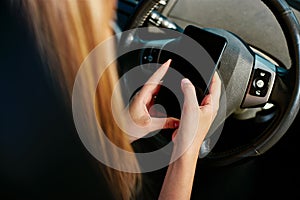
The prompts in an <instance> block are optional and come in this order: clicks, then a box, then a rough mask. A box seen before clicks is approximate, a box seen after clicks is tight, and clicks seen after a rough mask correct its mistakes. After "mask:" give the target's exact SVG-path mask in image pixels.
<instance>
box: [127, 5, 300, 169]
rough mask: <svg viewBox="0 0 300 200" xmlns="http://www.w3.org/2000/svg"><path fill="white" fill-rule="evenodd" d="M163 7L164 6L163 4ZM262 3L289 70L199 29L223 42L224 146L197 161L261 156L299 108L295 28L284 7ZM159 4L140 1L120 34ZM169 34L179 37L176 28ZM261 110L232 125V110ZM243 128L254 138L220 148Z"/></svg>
mask: <svg viewBox="0 0 300 200" xmlns="http://www.w3.org/2000/svg"><path fill="white" fill-rule="evenodd" d="M121 2H122V3H126V2H127V1H126V0H123V1H121ZM163 2H165V3H167V1H163ZM262 2H263V3H265V5H266V6H267V7H268V8H269V9H270V10H271V11H272V13H273V15H274V16H275V17H276V19H277V22H278V23H279V24H280V27H281V29H282V31H283V33H284V36H285V39H286V43H287V46H288V51H289V56H290V60H291V66H282V64H278V63H276V62H274V60H276V58H275V59H273V60H272V59H269V58H268V57H266V56H265V54H262V52H260V51H259V50H257V49H255V48H254V47H251V46H250V45H248V44H247V43H246V42H244V41H242V40H241V39H240V38H239V37H237V36H236V35H235V34H233V33H231V32H228V31H225V30H222V29H214V28H209V29H205V30H206V31H208V32H212V33H214V34H217V35H220V36H222V37H224V38H226V40H227V41H228V45H227V47H226V49H225V51H224V54H223V56H222V58H221V62H220V66H219V74H220V76H221V78H222V80H223V83H224V85H225V91H223V92H225V93H226V96H227V108H226V112H227V119H226V122H225V129H226V130H227V132H228V133H225V134H224V136H223V135H222V136H221V138H220V140H224V141H225V142H223V144H221V145H220V147H218V144H217V145H216V148H215V149H213V150H212V151H211V152H210V153H209V154H208V155H207V156H206V157H205V158H204V159H201V161H202V162H205V163H210V164H211V163H213V164H221V165H224V164H231V163H234V162H236V161H239V160H241V159H243V158H251V157H254V156H257V155H261V154H263V153H265V152H266V151H268V150H269V149H270V148H271V147H272V146H273V145H275V144H276V143H277V142H278V141H279V140H280V138H281V137H282V136H283V135H284V134H285V133H286V131H287V130H288V129H289V127H290V125H291V124H292V122H293V121H294V119H295V117H296V115H297V114H298V111H299V105H300V88H299V87H300V82H299V81H300V80H299V77H300V71H299V69H300V63H299V57H300V32H299V30H300V27H299V23H298V21H297V19H296V17H295V15H294V13H293V11H292V10H291V9H290V7H289V6H288V4H287V3H286V1H284V0H262ZM160 3H161V1H159V0H153V1H147V0H142V1H140V2H139V3H138V4H137V5H136V7H135V8H134V12H133V14H132V15H130V16H128V19H127V20H126V22H124V23H123V25H122V28H123V30H127V29H133V28H137V27H142V26H146V22H147V20H149V19H150V17H151V14H153V12H157V13H159V10H156V9H157V8H158V5H159V4H160ZM161 17H163V16H161ZM166 20H167V18H166ZM170 28H172V29H175V30H179V31H180V28H179V27H177V26H176V24H174V25H173V26H170ZM266 104H271V105H272V106H271V108H268V109H262V110H260V111H259V112H255V117H254V118H252V119H251V120H248V121H251V122H249V123H248V121H247V120H246V121H245V120H236V119H232V118H233V117H232V116H233V115H235V113H236V111H237V110H240V109H243V110H245V109H249V110H254V109H253V108H262V107H263V106H264V105H266ZM257 121H260V122H257ZM261 121H263V122H261ZM226 124H227V125H226ZM249 124H250V125H249ZM244 125H245V127H243V126H244ZM253 125H254V126H257V128H255V127H253ZM235 126H240V129H234V127H235ZM247 126H248V127H247ZM249 128H250V129H251V128H253V130H254V131H253V132H256V133H255V134H254V135H255V136H253V137H249V138H248V139H247V141H243V142H242V143H241V144H238V145H232V146H230V145H227V144H226V139H224V138H226V137H232V136H230V134H232V133H230V132H234V131H236V132H237V131H243V129H249ZM226 130H225V132H226ZM222 134H223V133H222ZM237 134H241V133H237ZM230 140H231V142H233V143H235V142H236V141H232V138H231V139H230ZM227 141H229V140H227ZM237 141H240V140H237ZM221 143H222V142H221Z"/></svg>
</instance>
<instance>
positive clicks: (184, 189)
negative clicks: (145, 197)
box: [159, 151, 199, 200]
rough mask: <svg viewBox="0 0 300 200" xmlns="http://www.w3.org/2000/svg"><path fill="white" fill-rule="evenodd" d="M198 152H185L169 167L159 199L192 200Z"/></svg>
mask: <svg viewBox="0 0 300 200" xmlns="http://www.w3.org/2000/svg"><path fill="white" fill-rule="evenodd" d="M198 152H199V151H197V152H189V151H187V152H185V154H184V155H183V156H182V157H180V158H179V159H178V160H176V161H175V162H173V163H172V164H170V165H169V168H168V170H167V173H166V176H165V180H164V183H163V186H162V189H161V192H160V196H159V199H172V200H175V199H180V200H184V199H190V197H191V192H192V187H193V181H194V175H195V170H196V165H197V160H198Z"/></svg>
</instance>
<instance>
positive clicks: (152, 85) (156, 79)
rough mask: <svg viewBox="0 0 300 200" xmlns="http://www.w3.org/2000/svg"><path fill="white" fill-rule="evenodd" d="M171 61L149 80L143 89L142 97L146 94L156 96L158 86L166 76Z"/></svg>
mask: <svg viewBox="0 0 300 200" xmlns="http://www.w3.org/2000/svg"><path fill="white" fill-rule="evenodd" d="M171 61H172V60H171V59H169V60H168V61H167V62H165V63H164V64H163V65H162V66H161V67H159V68H158V69H157V70H156V72H154V74H152V76H151V77H150V78H149V79H148V81H147V82H146V83H145V85H144V87H143V88H142V89H141V95H144V94H148V93H151V94H154V93H155V92H157V90H158V89H159V87H158V85H160V84H161V79H162V78H163V77H164V76H165V74H166V73H167V71H168V68H169V66H170V64H171Z"/></svg>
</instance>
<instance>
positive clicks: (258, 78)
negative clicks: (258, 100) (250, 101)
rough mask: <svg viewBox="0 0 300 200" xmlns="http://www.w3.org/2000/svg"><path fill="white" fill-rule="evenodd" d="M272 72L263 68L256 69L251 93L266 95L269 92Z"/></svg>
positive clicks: (260, 95)
mask: <svg viewBox="0 0 300 200" xmlns="http://www.w3.org/2000/svg"><path fill="white" fill-rule="evenodd" d="M270 78H271V73H270V72H267V71H264V70H262V69H256V70H255V72H254V76H253V84H252V87H251V88H250V92H249V93H250V95H253V96H258V97H264V96H266V94H267V92H268V89H269V88H268V85H269V82H270Z"/></svg>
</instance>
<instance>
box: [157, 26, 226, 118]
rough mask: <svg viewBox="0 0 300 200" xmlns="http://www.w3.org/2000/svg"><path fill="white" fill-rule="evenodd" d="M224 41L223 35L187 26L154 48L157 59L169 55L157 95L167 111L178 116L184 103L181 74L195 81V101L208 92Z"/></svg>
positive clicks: (199, 100) (165, 59)
mask: <svg viewBox="0 0 300 200" xmlns="http://www.w3.org/2000/svg"><path fill="white" fill-rule="evenodd" d="M226 44H227V41H226V39H225V38H223V37H221V36H219V35H216V34H214V33H211V32H209V31H206V30H205V29H201V28H198V27H195V26H187V27H186V28H185V30H184V32H183V35H182V36H181V37H180V38H177V39H174V40H173V41H170V42H169V43H167V44H165V45H164V47H163V48H162V49H160V50H158V51H157V57H158V63H164V62H166V61H167V60H168V59H172V62H171V65H170V69H169V71H168V72H167V74H166V75H165V77H164V78H163V86H162V87H161V91H160V92H159V96H158V97H159V98H157V103H158V104H162V105H163V106H164V107H165V109H166V111H167V112H168V114H170V115H172V116H176V117H180V114H181V112H180V111H179V110H180V109H181V106H180V105H182V103H183V94H182V92H181V88H180V85H181V84H180V81H181V80H182V79H183V78H188V79H189V80H190V81H191V82H192V83H193V84H194V86H195V88H196V93H197V99H198V103H199V104H201V102H202V100H203V98H204V97H205V95H207V94H208V93H209V85H210V82H211V79H212V77H213V75H214V73H215V71H216V69H217V68H218V66H219V63H220V59H221V57H222V54H223V51H224V49H225V47H226ZM176 100H177V101H176ZM178 107H180V108H179V109H177V108H178Z"/></svg>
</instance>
